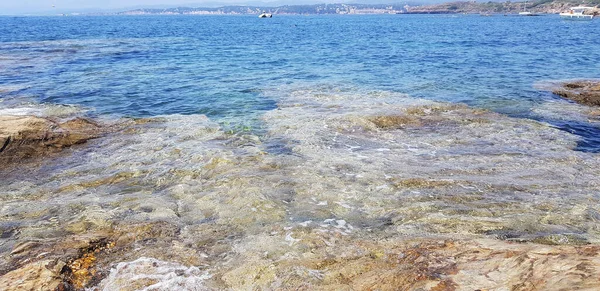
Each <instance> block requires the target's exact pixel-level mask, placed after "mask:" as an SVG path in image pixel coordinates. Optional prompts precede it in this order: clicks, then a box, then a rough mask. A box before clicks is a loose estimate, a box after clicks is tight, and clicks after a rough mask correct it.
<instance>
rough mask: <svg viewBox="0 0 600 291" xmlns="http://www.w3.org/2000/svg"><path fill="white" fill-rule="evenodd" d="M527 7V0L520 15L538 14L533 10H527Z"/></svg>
mask: <svg viewBox="0 0 600 291" xmlns="http://www.w3.org/2000/svg"><path fill="white" fill-rule="evenodd" d="M525 8H527V2H525V5H524V6H523V11H521V12H519V16H538V14H535V13H533V12H531V11H526V10H525Z"/></svg>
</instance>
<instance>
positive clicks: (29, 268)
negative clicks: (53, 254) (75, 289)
mask: <svg viewBox="0 0 600 291" xmlns="http://www.w3.org/2000/svg"><path fill="white" fill-rule="evenodd" d="M63 266H64V263H62V262H60V261H55V260H44V261H39V262H35V263H31V264H28V265H26V266H24V267H22V268H20V269H17V270H14V271H12V272H9V273H7V274H5V275H4V276H2V277H0V290H6V291H8V290H15V291H16V290H19V291H21V290H23V291H25V290H55V289H57V288H58V287H59V285H61V284H62V278H61V277H60V271H61V269H62V268H63Z"/></svg>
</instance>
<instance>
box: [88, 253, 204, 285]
mask: <svg viewBox="0 0 600 291" xmlns="http://www.w3.org/2000/svg"><path fill="white" fill-rule="evenodd" d="M210 278H211V275H210V274H208V272H204V271H201V270H200V269H198V268H197V267H186V266H183V265H181V264H178V263H171V262H165V261H160V260H157V259H154V258H145V257H142V258H139V259H137V260H135V261H132V262H121V263H118V264H117V265H116V267H114V268H113V269H111V270H110V274H109V275H108V277H106V278H105V279H104V280H102V281H101V282H100V284H98V286H96V287H92V288H89V289H87V290H88V291H114V290H121V291H126V290H131V291H133V290H141V291H171V290H181V291H204V290H211V289H210V288H208V287H206V286H205V284H204V282H205V281H206V280H207V279H210Z"/></svg>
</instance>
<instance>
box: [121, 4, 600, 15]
mask: <svg viewBox="0 0 600 291" xmlns="http://www.w3.org/2000/svg"><path fill="white" fill-rule="evenodd" d="M578 5H586V6H592V7H600V0H584V1H577V0H537V1H531V2H511V1H506V2H493V1H489V2H475V1H462V2H448V3H442V4H434V5H419V4H417V2H413V3H410V2H405V3H404V4H315V5H284V6H278V7H261V6H224V7H216V8H210V7H204V8H191V7H177V8H166V9H135V10H129V11H125V12H120V13H117V14H121V15H146V14H149V15H153V14H161V15H221V14H260V13H261V12H262V11H266V12H269V13H273V14H403V13H410V14H423V13H425V14H450V13H518V12H521V11H530V12H536V13H560V12H563V11H568V9H569V7H573V6H578ZM588 13H592V14H596V15H600V9H596V10H594V11H590V12H588Z"/></svg>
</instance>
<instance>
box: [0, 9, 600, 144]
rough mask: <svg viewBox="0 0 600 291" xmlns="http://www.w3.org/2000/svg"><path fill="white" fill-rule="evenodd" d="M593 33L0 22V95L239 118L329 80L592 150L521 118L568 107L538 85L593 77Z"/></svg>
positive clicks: (409, 18) (596, 43)
mask: <svg viewBox="0 0 600 291" xmlns="http://www.w3.org/2000/svg"><path fill="white" fill-rule="evenodd" d="M598 31H600V21H599V20H597V19H596V20H594V21H590V22H569V21H563V20H561V19H559V18H558V17H557V16H556V15H552V16H544V17H516V16H508V17H504V16H494V17H480V16H475V15H457V16H452V15H450V16H448V15H433V16H430V15H372V16H277V15H276V16H275V17H274V18H272V19H258V18H257V17H256V16H126V17H125V16H121V17H116V16H115V17H108V16H107V17H0V86H4V87H11V86H12V87H17V88H20V89H19V90H16V91H13V92H8V93H1V90H0V98H14V97H16V96H27V97H29V98H33V99H35V100H36V101H38V102H42V103H59V104H78V105H82V106H84V107H86V108H91V109H93V110H94V111H93V112H94V114H115V115H118V116H154V115H164V114H176V113H180V114H195V113H202V114H207V115H208V116H209V117H211V118H214V119H215V120H220V119H228V120H229V119H231V120H235V119H236V118H237V119H242V120H243V119H245V118H247V117H250V116H255V115H256V114H260V112H263V111H264V110H270V109H272V108H274V107H275V101H274V100H271V99H269V98H266V97H264V96H263V94H262V92H264V91H265V90H270V89H272V88H277V87H278V86H284V85H293V84H296V83H307V84H333V86H347V87H350V88H360V90H367V91H368V90H383V91H392V92H400V93H405V94H408V95H410V96H415V97H420V98H427V99H432V100H440V101H449V102H462V103H467V104H469V105H471V106H476V107H483V108H488V109H492V110H495V111H498V112H501V113H505V114H509V115H512V116H520V117H529V118H534V119H536V118H537V119H542V120H543V121H546V122H549V123H552V124H556V125H557V126H558V127H560V128H563V129H565V130H570V131H572V132H575V133H576V134H577V132H579V134H581V135H582V136H583V137H584V140H583V142H584V143H586V145H584V148H582V149H584V150H586V147H587V150H594V149H598V148H600V140H595V139H596V138H597V136H599V134H598V133H599V132H600V131H598V129H597V127H595V126H593V125H590V124H579V123H578V122H569V121H564V120H561V121H554V120H552V119H547V118H546V119H545V117H537V116H535V114H533V113H532V112H531V108H532V107H534V106H536V105H538V104H541V103H544V102H549V101H554V102H566V101H561V100H559V99H558V98H557V97H556V96H553V95H552V94H549V93H548V92H544V91H541V90H539V89H536V88H535V87H534V84H536V83H537V82H544V81H552V80H564V79H573V78H577V79H578V78H599V77H600V62H599V60H600V39H599V38H598V37H597V32H598ZM578 124H579V125H578ZM569 127H575V128H576V129H581V128H584V129H585V130H579V131H577V130H572V129H570V128H569ZM590 132H591V133H590Z"/></svg>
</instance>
